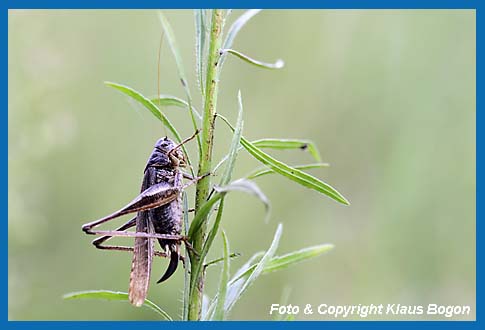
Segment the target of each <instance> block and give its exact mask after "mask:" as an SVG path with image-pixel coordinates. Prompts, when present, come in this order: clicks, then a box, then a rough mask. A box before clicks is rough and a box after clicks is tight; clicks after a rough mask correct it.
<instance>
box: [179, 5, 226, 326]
mask: <svg viewBox="0 0 485 330" xmlns="http://www.w3.org/2000/svg"><path fill="white" fill-rule="evenodd" d="M222 24H223V17H222V10H219V9H214V10H213V11H212V20H211V31H210V40H209V54H208V56H207V59H208V60H207V71H206V72H207V75H206V83H205V86H206V88H205V92H206V94H205V101H204V113H203V118H202V133H201V137H202V141H201V142H202V146H201V152H200V159H199V170H198V176H202V175H204V174H206V173H210V171H211V163H212V147H213V141H214V125H215V114H216V104H217V91H218V81H217V69H218V68H217V62H218V61H219V57H220V55H219V49H220V47H221V39H222ZM196 189H197V190H196V195H195V212H196V214H197V212H198V211H199V209H200V207H201V206H202V205H203V204H204V202H205V201H206V200H207V197H208V195H209V189H210V176H207V177H205V178H204V179H202V180H200V181H199V182H198V183H197V188H196ZM206 233H207V219H204V220H203V221H202V226H201V227H200V229H199V231H198V232H197V233H195V234H194V236H193V237H191V243H192V246H193V248H194V250H195V251H199V252H200V251H201V250H202V246H203V244H204V240H205V237H206ZM190 261H191V263H190V264H191V276H193V275H195V276H197V274H196V273H195V269H197V267H198V264H199V263H203V262H204V260H200V259H199V258H198V256H197V255H195V254H194V253H193V252H190ZM204 277H205V272H203V271H202V272H200V273H199V275H198V278H196V279H192V278H191V281H190V282H191V283H195V284H194V286H195V287H191V288H190V297H189V315H188V319H189V320H190V321H196V320H199V319H200V312H201V307H202V296H203V290H204Z"/></svg>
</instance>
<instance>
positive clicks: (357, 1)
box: [0, 0, 484, 330]
mask: <svg viewBox="0 0 485 330" xmlns="http://www.w3.org/2000/svg"><path fill="white" fill-rule="evenodd" d="M0 6H1V9H2V15H1V17H2V20H4V23H3V30H4V31H3V33H2V34H1V42H2V44H3V45H8V9H135V8H139V9H142V8H143V9H155V8H156V9H158V8H162V7H163V8H172V9H182V8H187V9H188V8H200V7H205V8H214V7H220V8H293V9H297V8H300V9H311V8H325V9H476V38H477V42H476V59H477V63H476V73H477V74H476V92H477V93H476V95H477V96H476V97H477V99H476V101H477V102H476V104H477V111H476V138H477V141H476V142H477V144H476V146H477V148H476V151H477V154H476V165H477V173H476V180H477V183H479V182H480V181H481V178H482V175H481V174H480V171H479V168H480V166H479V165H480V164H481V158H482V153H483V152H482V151H481V147H482V145H483V143H481V140H482V133H481V132H480V130H479V128H480V126H483V119H482V115H481V113H480V111H479V109H480V108H482V107H483V106H482V102H481V101H482V97H481V92H482V90H483V88H482V83H481V82H482V76H483V73H482V71H483V69H482V65H481V63H480V62H479V59H480V58H481V56H483V51H482V44H483V40H482V39H483V32H482V30H483V25H482V22H481V21H480V18H481V17H482V15H481V13H482V12H481V8H480V1H479V0H407V1H406V0H390V1H388V2H386V1H383V0H373V1H371V0H367V1H363V0H328V1H318V0H300V1H298V2H293V3H291V2H287V1H281V0H280V1H278V0H263V1H254V0H239V1H222V0H205V1H203V2H201V1H196V0H177V1H176V2H175V1H173V0H172V1H170V2H163V1H160V0H158V1H156V0H137V1H127V0H103V1H102V0H71V1H60V0H44V1H42V2H40V1H38V0H37V1H36V0H3V1H2V2H1V4H0ZM7 47H8V46H7ZM7 47H6V48H5V50H4V51H3V52H2V57H3V62H4V63H5V64H4V66H3V69H2V71H3V72H2V73H3V77H4V78H3V79H2V82H3V84H4V86H3V87H4V88H2V90H3V94H4V104H5V105H6V110H5V111H4V113H3V118H4V124H3V127H4V134H5V135H4V136H5V143H4V145H3V146H4V148H5V150H4V157H5V158H7V155H8V153H7V150H8V110H7V109H8V51H7ZM6 101H7V102H6ZM482 111H483V110H482ZM7 161H8V160H5V161H4V162H3V166H4V171H3V172H4V173H5V174H4V176H3V180H2V181H3V182H4V188H3V191H4V193H5V197H4V198H3V203H2V204H3V205H4V208H3V209H4V210H5V211H3V212H4V214H5V215H6V217H5V221H4V226H3V227H4V229H5V230H4V231H3V232H4V235H3V236H4V246H5V247H6V248H5V249H4V256H5V260H8V227H7V226H8V222H7V218H8V217H7V212H8V203H7V198H8V167H7ZM482 199H483V197H482V194H481V191H480V189H479V185H478V184H477V187H476V202H477V203H476V207H477V209H476V216H477V221H476V229H477V230H476V233H477V234H476V235H477V237H476V238H477V239H476V256H477V263H476V275H477V276H476V278H477V283H476V284H477V286H476V288H477V295H476V300H477V301H476V308H477V311H476V317H477V321H475V322H472V321H467V322H465V321H457V322H449V321H411V322H403V321H365V322H362V321H323V322H319V321H301V322H298V321H297V322H263V321H251V322H241V321H240V322H231V323H227V322H225V323H223V322H197V323H196V322H185V323H181V322H164V323H163V327H164V328H165V329H177V330H180V328H185V329H196V328H197V329H199V328H200V329H206V328H208V327H210V328H216V329H217V328H223V327H224V326H228V325H229V326H231V327H235V328H246V327H248V326H250V327H256V328H278V329H300V328H306V329H317V328H320V327H325V328H339V329H354V328H357V327H359V328H363V329H376V328H380V329H383V328H385V329H387V328H409V329H416V328H418V329H419V328H435V329H447V328H457V329H479V328H481V327H483V324H484V321H483V307H482V299H481V294H482V288H483V286H482V284H481V283H480V281H479V280H478V279H479V278H480V275H482V274H483V271H482V267H483V263H482V260H481V259H482V253H481V247H482V244H481V242H480V241H479V240H478V235H479V233H481V232H482V226H480V221H478V219H479V218H481V213H482V212H481V209H482V207H481V205H480V204H481V201H482ZM4 264H6V263H4ZM7 267H8V264H6V267H5V270H4V272H2V274H3V275H2V277H3V283H4V290H5V294H4V304H5V306H4V310H5V314H4V315H5V316H4V319H3V320H2V321H0V326H1V327H2V328H5V329H28V328H36V329H38V328H40V329H42V328H45V329H59V328H89V329H98V328H99V329H101V328H102V329H117V330H123V329H131V328H133V327H137V328H139V329H140V328H143V329H148V328H153V329H155V328H156V329H158V328H159V327H161V324H160V323H159V322H136V323H132V322H97V321H96V322H94V321H93V322H66V321H56V322H54V321H46V322H22V321H8V294H7V292H8V270H7ZM482 276H483V275H482Z"/></svg>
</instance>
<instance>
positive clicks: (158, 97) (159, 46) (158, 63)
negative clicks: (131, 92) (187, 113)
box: [157, 30, 167, 136]
mask: <svg viewBox="0 0 485 330" xmlns="http://www.w3.org/2000/svg"><path fill="white" fill-rule="evenodd" d="M164 36H165V34H164V33H163V30H162V32H161V33H160V41H159V43H158V59H157V99H158V108H159V109H160V111H161V110H162V109H161V108H162V106H161V102H160V62H161V58H162V45H163V38H164ZM162 126H163V132H164V134H165V136H167V128H166V127H165V125H162Z"/></svg>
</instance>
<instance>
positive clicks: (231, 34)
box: [219, 9, 261, 72]
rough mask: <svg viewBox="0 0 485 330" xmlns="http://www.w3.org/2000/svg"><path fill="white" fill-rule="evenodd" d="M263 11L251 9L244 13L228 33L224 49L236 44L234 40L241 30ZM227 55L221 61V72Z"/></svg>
mask: <svg viewBox="0 0 485 330" xmlns="http://www.w3.org/2000/svg"><path fill="white" fill-rule="evenodd" d="M260 11H261V9H250V10H247V11H246V12H244V14H242V15H241V16H240V17H239V18H238V19H237V20H236V21H235V22H234V23H232V25H231V27H230V28H229V31H228V32H227V36H226V39H225V40H224V43H223V44H222V48H231V47H232V44H233V42H234V39H235V38H236V36H237V34H238V33H239V31H240V30H241V28H242V27H243V26H244V25H246V23H247V22H248V21H249V20H250V19H251V18H252V17H253V16H255V15H256V14H258V13H259V12H260ZM225 57H226V56H225V55H223V56H221V59H220V60H219V72H220V71H221V69H222V65H223V64H224V61H225Z"/></svg>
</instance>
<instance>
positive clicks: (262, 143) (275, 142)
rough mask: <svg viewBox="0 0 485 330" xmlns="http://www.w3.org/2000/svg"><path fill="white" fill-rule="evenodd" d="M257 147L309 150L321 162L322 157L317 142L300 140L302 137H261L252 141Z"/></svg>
mask: <svg viewBox="0 0 485 330" xmlns="http://www.w3.org/2000/svg"><path fill="white" fill-rule="evenodd" d="M251 143H252V144H253V145H254V146H255V147H258V148H268V149H301V150H308V152H309V153H310V155H312V157H313V158H315V160H316V161H317V162H321V161H322V158H321V157H320V153H319V152H318V149H317V147H316V146H315V143H313V142H312V141H310V140H300V139H261V140H256V141H252V142H251Z"/></svg>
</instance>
